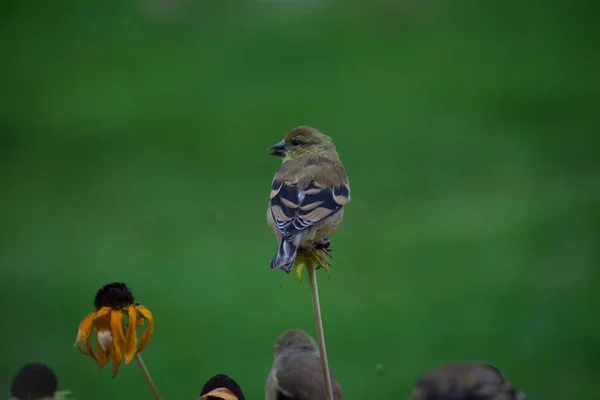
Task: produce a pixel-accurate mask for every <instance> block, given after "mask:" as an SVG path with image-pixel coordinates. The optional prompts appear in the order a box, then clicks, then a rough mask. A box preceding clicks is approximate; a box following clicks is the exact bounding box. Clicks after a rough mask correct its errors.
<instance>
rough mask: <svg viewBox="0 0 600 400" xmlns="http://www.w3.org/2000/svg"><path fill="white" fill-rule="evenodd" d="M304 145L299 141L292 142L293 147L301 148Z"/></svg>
mask: <svg viewBox="0 0 600 400" xmlns="http://www.w3.org/2000/svg"><path fill="white" fill-rule="evenodd" d="M301 144H302V141H300V140H298V139H294V140H292V145H293V146H300V145H301Z"/></svg>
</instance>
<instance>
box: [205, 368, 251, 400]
mask: <svg viewBox="0 0 600 400" xmlns="http://www.w3.org/2000/svg"><path fill="white" fill-rule="evenodd" d="M218 399H221V400H245V399H246V398H245V397H244V393H242V389H241V388H240V386H239V385H238V384H237V382H236V381H234V380H233V379H232V378H231V377H229V376H227V375H225V374H218V375H215V376H213V377H212V378H210V379H209V380H208V381H206V383H205V384H204V386H203V387H202V392H201V393H200V400H218Z"/></svg>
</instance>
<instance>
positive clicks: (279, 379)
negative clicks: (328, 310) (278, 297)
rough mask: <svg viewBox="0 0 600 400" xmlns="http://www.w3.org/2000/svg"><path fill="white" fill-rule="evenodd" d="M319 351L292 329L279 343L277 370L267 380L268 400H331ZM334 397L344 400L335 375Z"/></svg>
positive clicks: (275, 358) (311, 342) (303, 335)
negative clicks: (327, 393) (328, 396)
mask: <svg viewBox="0 0 600 400" xmlns="http://www.w3.org/2000/svg"><path fill="white" fill-rule="evenodd" d="M322 371H323V370H322V367H321V358H320V356H319V349H318V347H317V344H316V342H315V340H314V339H313V338H312V337H311V336H310V335H309V334H308V333H306V332H304V331H302V330H299V329H291V330H287V331H285V332H283V333H281V334H280V335H279V336H278V337H277V339H276V340H275V357H274V360H273V367H272V368H271V371H270V372H269V375H268V377H267V384H266V387H265V400H324V399H326V398H327V395H326V388H325V380H324V379H323V372H322ZM330 375H331V384H332V388H333V397H334V399H335V400H342V399H343V393H342V388H341V386H340V384H339V383H338V381H337V380H336V379H335V377H334V376H333V374H331V371H330Z"/></svg>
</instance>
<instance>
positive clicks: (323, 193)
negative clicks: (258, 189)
mask: <svg viewBox="0 0 600 400" xmlns="http://www.w3.org/2000/svg"><path fill="white" fill-rule="evenodd" d="M349 196H350V188H349V186H348V184H347V182H344V183H341V184H339V185H337V186H331V187H328V186H325V185H323V184H319V182H317V181H315V180H312V181H311V182H310V183H309V184H308V185H307V186H306V187H304V188H302V187H301V186H300V185H299V184H298V183H296V182H290V181H286V180H284V179H278V177H275V179H274V180H273V183H272V186H271V197H270V203H269V204H270V210H271V214H272V216H273V219H274V220H275V224H276V226H277V229H278V230H279V232H280V233H281V235H282V236H283V237H284V238H285V239H286V240H288V241H291V240H292V238H293V237H295V236H296V235H298V234H299V233H300V232H302V231H303V230H305V229H307V228H309V227H311V226H313V225H315V224H317V223H319V222H320V221H322V220H323V219H325V218H327V217H328V216H330V215H332V214H333V213H335V212H336V211H338V210H339V209H340V208H342V207H343V206H344V205H345V204H346V202H347V201H348V199H349Z"/></svg>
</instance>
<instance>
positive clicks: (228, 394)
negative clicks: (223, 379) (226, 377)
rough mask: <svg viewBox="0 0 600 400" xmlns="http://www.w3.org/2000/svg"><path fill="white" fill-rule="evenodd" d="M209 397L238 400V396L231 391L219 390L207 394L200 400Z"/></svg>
mask: <svg viewBox="0 0 600 400" xmlns="http://www.w3.org/2000/svg"><path fill="white" fill-rule="evenodd" d="M209 397H216V398H218V399H223V400H238V398H237V396H236V395H235V394H233V393H232V392H231V391H230V390H229V389H225V388H218V389H215V390H212V391H210V392H208V393H206V394H205V395H204V396H202V397H200V399H199V400H205V399H208V398H209Z"/></svg>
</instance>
